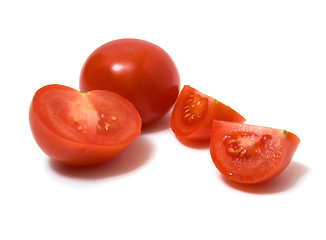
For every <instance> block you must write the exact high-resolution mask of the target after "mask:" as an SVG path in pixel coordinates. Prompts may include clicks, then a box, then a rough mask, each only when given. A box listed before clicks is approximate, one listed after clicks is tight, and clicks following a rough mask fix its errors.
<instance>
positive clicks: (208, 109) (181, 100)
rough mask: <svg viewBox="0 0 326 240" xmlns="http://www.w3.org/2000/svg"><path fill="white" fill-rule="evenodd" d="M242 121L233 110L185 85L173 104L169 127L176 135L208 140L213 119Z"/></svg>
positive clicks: (243, 120) (190, 138) (243, 119)
mask: <svg viewBox="0 0 326 240" xmlns="http://www.w3.org/2000/svg"><path fill="white" fill-rule="evenodd" d="M214 119H216V120H224V121H233V122H240V123H243V122H245V121H246V119H245V118H244V117H242V116H241V115H240V114H239V113H237V112H236V111H235V110H233V109H232V108H230V107H229V106H226V105H225V104H223V103H222V102H220V101H218V100H216V99H214V98H213V97H210V96H207V95H205V94H203V93H201V92H200V91H198V90H197V89H194V88H192V87H190V86H189V85H185V86H184V87H183V89H182V90H181V92H180V94H179V96H178V98H177V101H176V103H175V105H174V108H173V111H172V115H171V120H170V124H171V128H172V130H173V132H174V133H175V135H176V136H178V137H181V138H184V139H189V140H202V141H208V140H210V136H211V132H212V124H213V120H214Z"/></svg>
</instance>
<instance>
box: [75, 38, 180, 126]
mask: <svg viewBox="0 0 326 240" xmlns="http://www.w3.org/2000/svg"><path fill="white" fill-rule="evenodd" d="M79 85H80V90H81V91H90V90H94V89H102V90H109V91H113V92H116V93H118V94H120V95H122V96H124V97H125V98H127V99H128V100H129V101H130V102H132V103H133V104H134V105H135V107H136V108H137V110H138V111H139V113H140V115H141V118H142V121H143V122H142V125H143V126H147V125H150V124H152V123H154V122H155V121H157V120H158V119H160V118H161V117H162V116H164V115H165V114H166V113H167V112H168V111H169V110H170V109H171V107H172V106H173V104H174V102H175V100H176V98H177V96H178V94H179V90H180V89H179V88H180V76H179V72H178V70H177V67H176V65H175V63H174V61H173V60H172V58H171V57H170V56H169V55H168V54H167V53H166V52H165V51H164V50H163V49H162V48H160V47H159V46H157V45H155V44H153V43H150V42H147V41H144V40H140V39H132V38H129V39H128V38H126V39H118V40H114V41H111V42H108V43H106V44H104V45H102V46H100V47H99V48H97V49H96V50H95V51H94V52H92V53H91V55H90V56H89V57H88V58H87V59H86V61H85V63H84V65H83V67H82V70H81V74H80V81H79Z"/></svg>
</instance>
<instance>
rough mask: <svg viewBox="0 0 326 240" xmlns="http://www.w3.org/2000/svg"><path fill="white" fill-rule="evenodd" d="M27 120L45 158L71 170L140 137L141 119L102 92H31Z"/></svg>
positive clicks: (104, 157)
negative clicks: (31, 98) (33, 93)
mask: <svg viewBox="0 0 326 240" xmlns="http://www.w3.org/2000/svg"><path fill="white" fill-rule="evenodd" d="M29 120H30V127H31V130H32V133H33V136H34V138H35V140H36V142H37V144H38V145H39V146H40V148H41V149H42V150H43V151H44V153H45V154H47V155H48V156H49V157H50V158H53V159H55V160H58V161H60V162H63V163H66V164H70V165H91V164H95V163H100V162H104V161H106V160H109V159H111V158H112V157H114V156H116V155H117V154H119V153H120V152H121V151H123V150H124V149H125V148H126V147H127V146H128V145H130V144H131V143H132V142H133V141H134V140H135V139H136V138H137V136H138V135H139V134H140V132H141V118H140V115H139V113H138V111H137V110H136V108H135V107H134V106H133V104H132V103H130V102H129V101H128V100H127V99H125V98H124V97H122V96H120V95H118V94H116V93H113V92H109V91H104V90H94V91H90V92H79V91H77V90H75V89H72V88H70V87H66V86H62V85H56V84H54V85H47V86H45V87H42V88H41V89H39V90H38V91H37V92H36V93H35V95H34V98H33V101H32V103H31V106H30V111H29Z"/></svg>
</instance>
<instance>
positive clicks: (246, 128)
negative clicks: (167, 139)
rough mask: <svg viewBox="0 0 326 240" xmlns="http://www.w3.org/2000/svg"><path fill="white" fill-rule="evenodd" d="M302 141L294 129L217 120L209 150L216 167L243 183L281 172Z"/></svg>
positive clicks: (258, 181)
mask: <svg viewBox="0 0 326 240" xmlns="http://www.w3.org/2000/svg"><path fill="white" fill-rule="evenodd" d="M299 143H300V139H299V138H298V137H297V136H296V135H295V134H293V133H291V132H288V131H285V130H281V129H274V128H269V127H262V126H255V125H248V124H241V123H232V122H225V121H214V122H213V128H212V138H211V142H210V153H211V156H212V159H213V162H214V164H215V166H216V167H217V169H218V170H219V171H220V172H221V173H222V174H223V175H224V176H226V177H227V178H228V179H230V180H233V181H236V182H240V183H260V182H264V181H267V180H269V179H272V178H274V177H275V176H277V175H278V174H280V173H281V172H282V171H283V170H284V169H285V168H286V167H287V166H288V165H289V163H290V162H291V159H292V157H293V155H294V153H295V151H296V149H297V147H298V145H299Z"/></svg>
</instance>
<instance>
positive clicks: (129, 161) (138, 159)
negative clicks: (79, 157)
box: [49, 136, 153, 180]
mask: <svg viewBox="0 0 326 240" xmlns="http://www.w3.org/2000/svg"><path fill="white" fill-rule="evenodd" d="M152 152H153V145H152V144H151V143H150V141H148V140H147V139H146V138H144V137H142V136H139V137H138V138H137V139H136V140H135V141H134V142H133V143H132V144H131V145H130V146H129V147H128V148H127V149H125V150H124V151H123V152H122V153H120V155H118V156H116V157H115V158H113V159H111V160H109V161H107V162H105V163H101V164H97V165H93V166H85V167H74V166H69V165H65V164H63V163H60V162H58V161H55V160H53V159H49V165H50V167H51V169H52V170H54V171H55V172H56V173H58V174H60V175H63V176H65V177H70V178H81V179H88V180H97V179H102V178H110V177H115V176H120V175H124V174H128V173H130V172H133V171H135V170H136V169H139V168H140V167H142V166H143V165H144V164H146V163H147V162H148V161H149V159H150V157H151V154H152Z"/></svg>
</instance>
